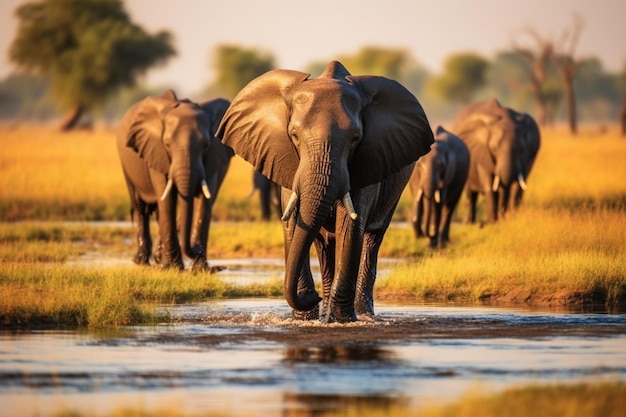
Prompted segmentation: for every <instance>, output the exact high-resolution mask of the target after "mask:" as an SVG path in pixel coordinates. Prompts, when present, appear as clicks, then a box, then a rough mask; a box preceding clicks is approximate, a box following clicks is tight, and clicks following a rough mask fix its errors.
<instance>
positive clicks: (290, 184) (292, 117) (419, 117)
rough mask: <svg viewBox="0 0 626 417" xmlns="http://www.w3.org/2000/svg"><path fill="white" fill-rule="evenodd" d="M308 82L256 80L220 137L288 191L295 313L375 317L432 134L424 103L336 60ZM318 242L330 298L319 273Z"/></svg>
mask: <svg viewBox="0 0 626 417" xmlns="http://www.w3.org/2000/svg"><path fill="white" fill-rule="evenodd" d="M309 77H310V74H306V73H303V72H298V71H291V70H272V71H269V72H267V73H265V74H264V75H261V76H260V77H257V78H256V79H254V80H252V81H251V82H250V83H249V84H248V85H247V86H246V87H244V88H243V89H242V90H241V91H240V92H239V94H238V95H237V97H235V99H234V100H233V102H232V104H231V106H230V107H229V109H228V110H227V112H226V114H225V116H224V118H223V120H222V123H221V125H220V127H219V129H218V132H217V136H218V137H221V138H222V141H223V142H224V143H225V144H226V145H228V146H230V147H232V148H233V149H234V150H235V152H236V153H237V154H239V155H241V156H242V157H243V158H244V159H246V160H247V161H248V162H250V163H252V165H253V166H254V167H255V169H256V170H258V171H259V172H261V173H262V174H263V175H265V176H266V177H268V178H269V179H271V180H272V181H274V182H276V183H277V184H279V185H280V186H281V187H282V206H283V207H284V212H283V216H282V220H283V229H284V241H285V281H284V292H285V297H286V299H287V302H288V304H289V305H290V306H291V307H292V308H293V310H294V316H295V317H297V318H302V319H315V318H318V317H319V318H320V319H321V320H322V321H324V322H331V321H338V322H347V321H353V320H356V319H357V315H358V316H359V318H361V317H362V318H366V317H372V316H373V315H374V301H373V287H374V281H375V279H376V268H377V262H378V250H379V248H380V245H381V242H382V239H383V236H384V234H385V232H386V230H387V228H388V226H389V223H390V221H391V217H392V215H393V212H394V210H395V208H396V205H397V203H398V200H399V198H400V195H401V193H402V191H403V189H404V188H405V186H406V183H407V181H408V179H409V176H410V174H411V170H412V169H413V165H414V163H415V161H416V160H417V159H418V158H419V157H420V156H422V155H423V154H425V153H426V152H428V150H429V148H430V145H431V144H432V142H433V134H432V131H431V128H430V125H429V123H428V120H427V118H426V115H425V113H424V110H423V109H422V106H421V105H420V103H419V102H418V101H417V99H416V98H415V97H414V96H413V94H411V93H410V92H409V91H408V90H407V89H406V88H404V87H403V86H401V85H400V84H399V83H397V82H396V81H393V80H390V79H387V78H384V77H379V76H352V75H350V73H349V72H348V71H347V70H346V69H345V67H344V66H343V65H342V64H340V63H339V62H336V61H334V62H330V63H329V64H328V65H327V66H326V68H325V70H324V72H323V73H322V74H321V75H320V76H319V77H317V78H314V79H310V78H309ZM311 245H315V248H316V251H317V254H318V258H319V261H320V267H321V275H322V288H323V299H322V298H320V296H319V294H318V293H317V291H316V290H315V286H314V281H313V276H312V273H311V268H310V259H309V252H310V247H311ZM320 301H323V303H322V306H321V310H320V306H319V303H320Z"/></svg>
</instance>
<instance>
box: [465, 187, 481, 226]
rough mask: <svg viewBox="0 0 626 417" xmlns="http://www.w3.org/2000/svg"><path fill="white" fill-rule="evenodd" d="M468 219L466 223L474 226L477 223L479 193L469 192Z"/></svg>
mask: <svg viewBox="0 0 626 417" xmlns="http://www.w3.org/2000/svg"><path fill="white" fill-rule="evenodd" d="M466 194H467V217H466V218H465V222H466V223H469V224H473V223H475V222H476V202H477V201H478V193H477V192H476V191H471V190H467V193H466Z"/></svg>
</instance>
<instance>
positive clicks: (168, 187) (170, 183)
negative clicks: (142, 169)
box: [161, 178, 174, 201]
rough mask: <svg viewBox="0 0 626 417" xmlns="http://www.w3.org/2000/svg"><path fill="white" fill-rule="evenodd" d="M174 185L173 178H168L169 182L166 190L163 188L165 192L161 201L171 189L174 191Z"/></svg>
mask: <svg viewBox="0 0 626 417" xmlns="http://www.w3.org/2000/svg"><path fill="white" fill-rule="evenodd" d="M173 186H174V181H172V179H171V178H170V179H168V180H167V184H165V190H163V194H161V201H165V199H166V198H167V196H168V194H169V193H170V191H172V187H173Z"/></svg>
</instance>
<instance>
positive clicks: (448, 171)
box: [409, 126, 470, 248]
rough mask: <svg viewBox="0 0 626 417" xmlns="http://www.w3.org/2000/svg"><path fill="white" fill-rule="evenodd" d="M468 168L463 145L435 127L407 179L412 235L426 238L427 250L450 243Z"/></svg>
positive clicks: (465, 148) (468, 161)
mask: <svg viewBox="0 0 626 417" xmlns="http://www.w3.org/2000/svg"><path fill="white" fill-rule="evenodd" d="M469 166H470V154H469V150H468V149H467V146H466V145H465V143H463V141H462V140H461V139H459V138H458V137H457V136H455V135H453V134H452V133H450V132H448V131H447V130H445V129H444V128H443V127H442V126H438V127H437V131H436V134H435V143H434V144H433V145H432V146H431V147H430V152H428V153H427V154H426V155H424V156H422V157H421V158H420V159H418V160H417V163H416V164H415V168H413V173H412V174H411V178H410V179H409V188H410V190H411V195H412V197H413V209H412V218H411V223H412V225H413V229H414V231H415V236H416V237H418V238H420V237H424V236H427V237H428V238H429V244H430V247H433V248H435V247H437V248H443V247H445V246H446V245H447V244H448V242H449V240H450V222H451V220H452V215H453V214H454V210H455V208H456V206H457V204H458V202H459V199H460V198H461V194H463V189H464V187H465V182H466V181H467V175H468V173H469Z"/></svg>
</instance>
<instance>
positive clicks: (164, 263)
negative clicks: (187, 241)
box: [157, 196, 184, 270]
mask: <svg viewBox="0 0 626 417" xmlns="http://www.w3.org/2000/svg"><path fill="white" fill-rule="evenodd" d="M175 205H176V200H175V196H173V198H167V199H166V200H165V201H160V202H159V208H158V216H157V217H158V223H159V252H160V258H161V262H160V266H161V267H163V268H176V269H180V270H182V269H184V264H183V257H182V252H181V249H180V243H179V241H178V230H177V227H176V218H175V216H176V210H175Z"/></svg>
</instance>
